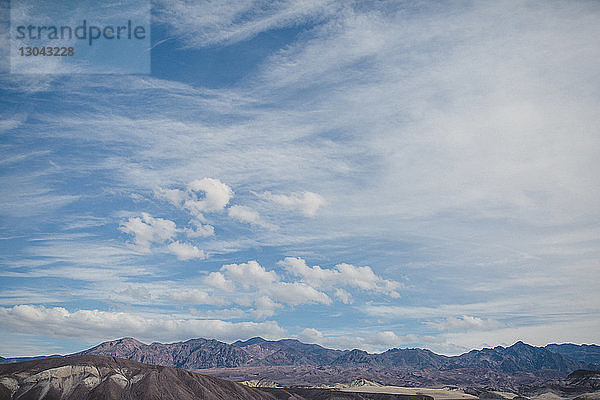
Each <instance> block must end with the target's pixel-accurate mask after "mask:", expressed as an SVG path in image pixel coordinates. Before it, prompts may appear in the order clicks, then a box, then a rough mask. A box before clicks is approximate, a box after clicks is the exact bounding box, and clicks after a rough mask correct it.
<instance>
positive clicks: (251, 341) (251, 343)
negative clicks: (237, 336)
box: [232, 336, 267, 347]
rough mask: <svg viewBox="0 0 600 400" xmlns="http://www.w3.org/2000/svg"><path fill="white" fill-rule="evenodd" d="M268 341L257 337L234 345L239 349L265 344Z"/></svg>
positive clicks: (239, 341)
mask: <svg viewBox="0 0 600 400" xmlns="http://www.w3.org/2000/svg"><path fill="white" fill-rule="evenodd" d="M266 341H267V340H265V339H263V338H261V337H260V336H256V337H253V338H250V339H248V340H243V341H242V340H238V341H236V342H234V343H232V344H233V345H234V346H238V347H243V346H251V345H253V344H257V343H264V342H266Z"/></svg>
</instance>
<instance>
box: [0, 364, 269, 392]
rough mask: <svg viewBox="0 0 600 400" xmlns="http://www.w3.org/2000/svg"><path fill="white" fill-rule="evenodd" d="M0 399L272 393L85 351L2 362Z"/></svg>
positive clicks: (182, 371)
mask: <svg viewBox="0 0 600 400" xmlns="http://www.w3.org/2000/svg"><path fill="white" fill-rule="evenodd" d="M0 399H7V400H8V399H20V400H28V399H39V400H58V399H61V400H96V399H98V400H99V399H103V400H112V399H115V400H116V399H130V400H134V399H161V400H199V399H211V400H220V399H223V400H225V399H227V400H229V399H248V400H266V399H270V400H272V399H274V396H272V395H270V394H267V393H264V392H261V391H259V390H257V389H253V388H249V387H247V386H244V385H241V384H237V383H234V382H230V381H226V380H223V379H218V378H214V377H210V376H204V375H200V374H196V373H192V372H189V371H185V370H182V369H175V368H170V367H161V366H156V365H147V364H141V363H137V362H134V361H130V360H125V359H120V358H114V357H103V356H89V355H88V356H71V357H60V358H47V359H43V360H35V361H26V362H20V363H13V364H4V365H1V366H0Z"/></svg>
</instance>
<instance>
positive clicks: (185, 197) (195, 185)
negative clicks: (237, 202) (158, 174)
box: [154, 178, 233, 221]
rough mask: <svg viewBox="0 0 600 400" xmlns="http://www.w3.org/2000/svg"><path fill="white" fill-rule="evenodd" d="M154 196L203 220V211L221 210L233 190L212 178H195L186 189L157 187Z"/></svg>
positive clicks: (229, 198)
mask: <svg viewBox="0 0 600 400" xmlns="http://www.w3.org/2000/svg"><path fill="white" fill-rule="evenodd" d="M154 193H155V196H156V197H157V198H160V199H165V200H167V201H169V202H170V203H171V204H173V205H174V206H176V207H178V208H181V209H185V210H186V211H188V212H189V213H190V214H191V215H192V216H194V217H195V218H197V219H199V220H200V221H203V220H204V213H206V212H219V211H222V210H223V209H224V208H225V206H227V204H228V203H229V200H231V198H232V197H233V190H231V188H230V187H229V186H228V185H226V184H225V183H223V182H221V181H220V180H218V179H214V178H203V179H196V180H193V181H191V182H190V183H188V185H187V187H186V190H185V191H184V190H180V189H165V188H158V189H156V190H155V192H154Z"/></svg>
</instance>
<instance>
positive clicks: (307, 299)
mask: <svg viewBox="0 0 600 400" xmlns="http://www.w3.org/2000/svg"><path fill="white" fill-rule="evenodd" d="M267 291H268V292H269V293H270V294H271V295H272V296H273V298H274V299H276V300H279V301H281V302H283V303H286V304H290V305H298V304H310V303H320V304H331V299H330V298H329V296H327V294H325V293H323V292H319V291H318V290H316V289H315V288H313V287H311V286H309V285H307V284H305V283H302V282H293V283H288V282H278V283H277V284H275V285H273V286H271V287H270V288H269V289H268V290H267Z"/></svg>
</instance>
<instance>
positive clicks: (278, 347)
mask: <svg viewBox="0 0 600 400" xmlns="http://www.w3.org/2000/svg"><path fill="white" fill-rule="evenodd" d="M78 354H80V355H105V356H115V357H122V358H126V359H129V360H133V361H138V362H144V363H149V364H156V365H165V366H171V367H176V368H185V369H207V368H236V367H252V366H265V367H266V366H337V367H346V368H347V367H356V366H364V367H376V368H396V369H402V370H408V371H420V370H425V369H427V370H452V369H461V368H470V369H481V370H491V371H495V372H499V373H506V374H515V373H519V372H535V371H541V370H551V371H558V372H560V373H562V374H564V375H566V374H568V373H569V372H572V371H574V370H577V369H598V368H600V346H596V345H573V344H562V345H556V344H552V345H548V346H545V347H536V346H531V345H528V344H525V343H523V342H517V343H515V344H514V345H512V346H510V347H502V346H497V347H494V348H484V349H482V350H472V351H470V352H468V353H465V354H462V355H459V356H452V357H448V356H443V355H439V354H435V353H433V352H431V351H430V350H426V349H399V348H394V349H390V350H387V351H385V352H383V353H375V354H372V353H367V352H365V351H362V350H357V349H354V350H333V349H328V348H325V347H322V346H319V345H317V344H306V343H302V342H300V341H298V340H295V339H282V340H277V341H269V340H265V339H262V338H259V337H256V338H252V339H249V340H246V341H237V342H234V343H232V344H227V343H224V342H220V341H217V340H212V339H191V340H188V341H185V342H176V343H169V344H163V343H158V342H155V343H152V344H149V345H147V344H144V343H142V342H140V341H138V340H136V339H133V338H123V339H118V340H114V341H108V342H104V343H101V344H99V345H98V346H95V347H93V348H91V349H89V350H85V351H83V352H81V353H78Z"/></svg>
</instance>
